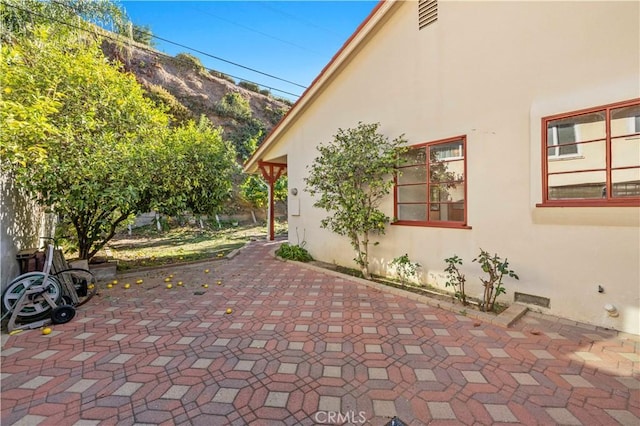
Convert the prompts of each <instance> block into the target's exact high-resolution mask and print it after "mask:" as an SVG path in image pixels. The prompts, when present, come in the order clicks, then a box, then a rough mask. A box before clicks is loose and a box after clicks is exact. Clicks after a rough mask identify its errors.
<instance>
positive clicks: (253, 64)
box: [120, 0, 377, 100]
mask: <svg viewBox="0 0 640 426" xmlns="http://www.w3.org/2000/svg"><path fill="white" fill-rule="evenodd" d="M120 4H121V5H122V6H123V7H124V9H125V10H126V11H127V14H128V15H129V17H130V19H131V20H132V21H133V22H134V23H135V24H138V25H148V26H150V27H151V30H152V32H153V34H155V35H157V36H159V37H162V38H163V39H167V40H170V41H173V42H176V43H179V44H182V45H184V46H188V47H191V48H194V49H197V50H200V51H202V52H205V53H208V54H210V55H213V56H217V57H219V58H223V59H225V60H228V61H231V62H235V63H238V64H241V65H244V66H246V67H249V68H253V69H256V70H259V71H262V72H264V73H267V74H271V75H274V76H277V77H280V78H282V79H285V80H289V81H291V82H294V83H297V84H299V85H302V86H308V85H309V84H311V82H312V81H313V79H314V78H315V77H316V76H317V75H318V73H319V72H320V71H321V70H322V68H323V67H324V66H325V65H326V64H327V63H328V62H329V60H330V59H331V57H332V56H333V55H334V54H335V53H336V52H337V51H338V50H339V49H340V47H341V46H342V45H343V43H344V42H345V41H346V40H347V39H348V38H349V37H350V36H351V34H352V33H353V32H354V31H355V30H356V28H357V27H358V25H360V23H361V22H362V21H363V20H364V19H365V18H366V17H367V16H368V15H369V13H370V12H371V10H373V8H374V7H375V5H376V4H377V1H309V0H307V1H120ZM154 41H155V43H156V48H157V49H158V50H160V51H162V52H165V53H168V54H170V55H176V54H178V53H181V52H188V53H191V54H193V55H195V56H197V57H198V58H200V60H201V61H202V63H203V64H204V66H205V67H207V68H211V69H215V70H218V71H221V72H223V73H226V74H229V75H232V76H235V77H236V80H238V79H243V80H249V81H253V82H256V83H258V84H261V85H264V86H269V87H273V88H276V89H280V90H284V91H286V92H290V93H293V94H298V95H299V94H302V92H303V91H304V89H303V88H301V87H299V86H296V85H293V84H290V83H286V82H283V81H279V80H277V79H273V78H269V77H266V76H264V75H260V74H258V73H255V72H251V71H249V70H246V69H242V68H239V67H236V66H233V65H231V64H228V63H225V62H222V61H220V60H216V59H213V58H210V57H207V56H205V55H202V54H200V53H196V52H193V51H190V50H188V49H186V48H184V47H179V46H175V45H172V44H170V43H167V42H164V41H160V40H157V39H156V40H154ZM272 92H273V94H274V95H276V96H282V97H285V98H288V99H292V100H295V99H296V97H295V96H292V95H290V94H285V93H281V92H278V91H276V90H272Z"/></svg>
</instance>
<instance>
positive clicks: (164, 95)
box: [145, 84, 195, 125]
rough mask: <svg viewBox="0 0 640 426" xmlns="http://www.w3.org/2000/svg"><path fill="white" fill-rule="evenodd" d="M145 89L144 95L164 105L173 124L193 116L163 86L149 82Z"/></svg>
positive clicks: (185, 121) (179, 123)
mask: <svg viewBox="0 0 640 426" xmlns="http://www.w3.org/2000/svg"><path fill="white" fill-rule="evenodd" d="M145 89H146V92H145V96H146V97H147V98H149V99H151V100H152V101H154V102H155V103H156V104H157V105H160V106H164V107H166V109H167V112H168V113H169V114H171V116H172V117H173V120H172V121H173V124H176V125H181V124H186V123H187V122H188V121H189V120H193V119H194V118H195V117H194V116H193V114H192V113H191V111H190V110H189V109H188V108H187V107H185V106H184V105H182V103H180V101H179V100H178V99H177V98H176V97H175V96H173V95H172V94H171V93H169V92H168V91H167V90H166V89H165V88H164V87H162V86H158V85H155V84H150V85H148V86H146V87H145Z"/></svg>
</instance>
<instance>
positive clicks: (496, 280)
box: [473, 249, 520, 311]
mask: <svg viewBox="0 0 640 426" xmlns="http://www.w3.org/2000/svg"><path fill="white" fill-rule="evenodd" d="M473 261H474V262H478V263H479V264H480V267H481V268H482V270H483V271H484V272H486V273H487V274H489V276H488V277H487V279H483V278H480V281H482V284H483V285H484V295H483V299H482V304H481V305H480V308H481V309H482V310H483V311H493V310H494V307H495V304H496V298H497V297H498V296H500V295H501V294H504V293H506V290H505V289H504V287H503V286H502V278H503V277H504V276H505V275H507V276H509V277H511V278H515V279H516V280H518V279H520V278H518V275H516V273H515V272H514V271H513V270H511V269H509V261H508V260H507V259H506V258H505V259H504V260H502V259H501V258H500V257H499V256H498V255H497V254H494V255H493V256H491V255H490V254H489V252H487V251H485V250H482V249H480V254H479V255H478V257H476V258H475V259H473Z"/></svg>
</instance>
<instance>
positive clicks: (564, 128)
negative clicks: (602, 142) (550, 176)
mask: <svg viewBox="0 0 640 426" xmlns="http://www.w3.org/2000/svg"><path fill="white" fill-rule="evenodd" d="M547 146H548V147H549V150H548V153H547V155H548V156H549V157H566V156H570V155H577V154H578V145H577V144H576V127H575V125H574V124H573V123H569V124H556V125H551V126H549V127H548V128H547Z"/></svg>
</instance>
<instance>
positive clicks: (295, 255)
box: [276, 242, 313, 262]
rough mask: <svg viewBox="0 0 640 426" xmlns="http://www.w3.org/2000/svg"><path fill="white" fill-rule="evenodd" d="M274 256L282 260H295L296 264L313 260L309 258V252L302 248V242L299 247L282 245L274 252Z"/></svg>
mask: <svg viewBox="0 0 640 426" xmlns="http://www.w3.org/2000/svg"><path fill="white" fill-rule="evenodd" d="M276 255H277V256H279V257H281V258H283V259H287V260H296V261H298V262H310V261H312V260H313V257H311V255H310V254H309V252H308V251H307V250H306V249H305V248H304V242H303V243H302V244H301V245H298V244H295V245H291V244H289V243H283V244H282V245H281V246H280V248H279V249H278V250H276Z"/></svg>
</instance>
